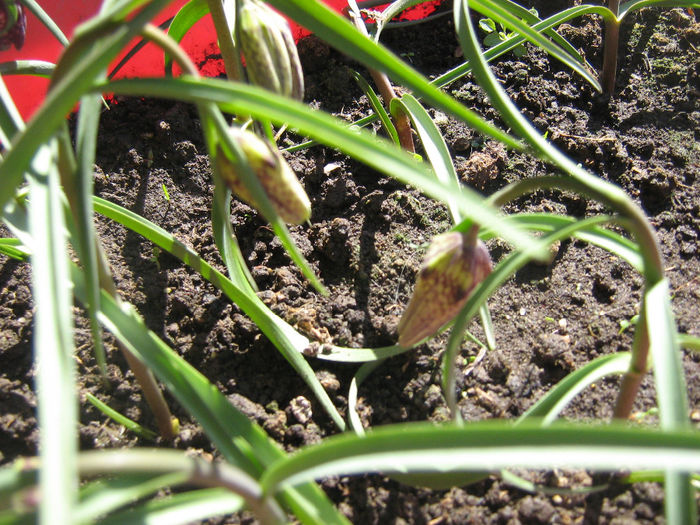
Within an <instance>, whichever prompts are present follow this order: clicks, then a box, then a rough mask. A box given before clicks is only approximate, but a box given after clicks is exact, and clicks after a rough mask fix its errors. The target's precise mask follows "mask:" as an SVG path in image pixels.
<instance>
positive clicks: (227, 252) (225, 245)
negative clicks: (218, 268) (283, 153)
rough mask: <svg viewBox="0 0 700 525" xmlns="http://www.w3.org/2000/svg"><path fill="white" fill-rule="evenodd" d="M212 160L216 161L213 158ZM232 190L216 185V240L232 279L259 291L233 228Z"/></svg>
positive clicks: (213, 223) (213, 212) (213, 218)
mask: <svg viewBox="0 0 700 525" xmlns="http://www.w3.org/2000/svg"><path fill="white" fill-rule="evenodd" d="M212 162H216V160H215V159H212ZM230 209H231V191H230V190H229V189H228V188H226V187H225V186H224V185H223V184H216V185H214V196H213V198H212V205H211V226H212V232H213V234H214V242H215V243H216V247H217V248H218V249H219V254H220V255H221V258H222V259H223V261H224V264H225V265H226V269H227V270H228V274H229V277H230V279H231V280H232V281H233V282H234V283H235V284H236V286H237V287H238V288H241V289H242V290H249V289H250V290H252V291H253V292H257V291H258V286H257V284H256V283H255V280H254V279H253V276H252V275H251V273H250V270H248V266H247V265H246V263H245V258H244V257H243V254H242V253H241V247H240V245H239V244H238V241H237V239H236V237H235V235H234V234H233V230H232V229H231V218H230V214H229V213H227V210H230Z"/></svg>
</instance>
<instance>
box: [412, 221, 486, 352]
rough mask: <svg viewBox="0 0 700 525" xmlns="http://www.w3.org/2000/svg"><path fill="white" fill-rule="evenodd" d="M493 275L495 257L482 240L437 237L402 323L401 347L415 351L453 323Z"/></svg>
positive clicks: (454, 234)
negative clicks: (471, 295)
mask: <svg viewBox="0 0 700 525" xmlns="http://www.w3.org/2000/svg"><path fill="white" fill-rule="evenodd" d="M489 273H491V257H490V256H489V252H488V250H487V249H486V245H485V244H484V243H483V242H481V241H480V240H479V239H476V238H474V239H473V240H472V239H471V238H470V237H469V235H468V234H464V233H461V232H448V233H443V234H441V235H438V236H436V237H435V238H434V239H433V242H432V243H431V245H430V247H429V248H428V253H426V255H425V259H424V260H423V263H422V264H421V267H420V270H419V271H418V277H417V278H416V286H415V288H414V290H413V296H412V297H411V300H410V301H409V302H408V306H407V307H406V310H405V311H404V313H403V315H402V316H401V320H400V321H399V326H398V332H399V344H400V345H401V346H403V347H404V348H408V347H411V346H413V345H415V344H416V343H418V342H420V341H421V340H423V339H425V338H426V337H428V336H430V335H432V334H434V333H435V332H437V331H438V330H439V329H440V327H441V326H443V325H444V324H445V323H447V322H449V321H451V320H452V318H453V317H454V316H455V315H457V314H458V313H459V311H460V309H461V308H462V307H463V306H464V305H465V303H466V302H467V299H468V298H469V294H470V293H471V291H472V290H473V289H474V288H475V287H476V285H478V284H479V283H480V282H481V281H483V280H484V279H485V278H486V276H487V275H488V274H489Z"/></svg>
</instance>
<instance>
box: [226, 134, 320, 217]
mask: <svg viewBox="0 0 700 525" xmlns="http://www.w3.org/2000/svg"><path fill="white" fill-rule="evenodd" d="M230 133H231V135H232V137H233V140H234V141H236V143H237V144H238V146H239V147H240V149H241V151H242V153H243V155H244V156H245V160H246V162H248V165H249V166H250V168H251V170H252V171H253V172H254V173H255V175H257V177H258V180H259V181H260V184H261V185H262V187H263V189H264V190H265V193H266V194H267V197H268V198H269V199H270V202H271V203H272V205H273V206H274V207H275V210H277V213H278V214H279V216H280V217H281V218H282V220H283V221H285V222H287V223H292V224H301V223H302V222H305V221H307V220H309V217H311V203H310V202H309V197H307V195H306V192H305V191H304V188H303V186H302V185H301V183H300V182H299V179H297V177H296V175H295V174H294V172H293V171H292V168H290V167H289V164H287V162H286V161H285V160H284V157H282V154H281V153H280V152H279V151H278V150H276V149H274V148H273V147H272V146H271V145H270V144H269V143H268V142H267V141H265V140H263V139H261V138H260V137H258V136H257V135H256V134H254V133H252V132H250V131H244V130H241V129H240V128H231V130H230ZM215 165H216V167H217V170H218V173H219V175H220V176H221V178H222V179H223V180H224V182H226V184H227V185H228V187H229V188H231V191H233V193H235V194H236V195H237V196H238V197H239V198H240V199H241V200H242V201H244V202H246V203H247V204H249V205H251V206H252V207H254V208H255V209H260V206H259V205H258V204H257V202H256V201H255V198H254V197H253V195H252V194H251V193H250V191H249V189H248V188H247V187H246V186H245V184H244V183H243V180H242V179H241V178H240V176H239V175H238V174H237V173H236V168H235V165H234V163H233V162H231V160H230V159H229V158H228V157H227V156H226V155H225V154H224V151H223V150H222V149H221V147H218V148H217V158H216V163H215Z"/></svg>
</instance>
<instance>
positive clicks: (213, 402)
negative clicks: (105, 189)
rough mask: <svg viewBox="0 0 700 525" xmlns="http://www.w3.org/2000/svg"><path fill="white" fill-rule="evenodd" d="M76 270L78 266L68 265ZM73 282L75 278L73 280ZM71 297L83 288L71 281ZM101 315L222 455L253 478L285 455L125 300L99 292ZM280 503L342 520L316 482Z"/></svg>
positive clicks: (302, 515) (313, 517)
mask: <svg viewBox="0 0 700 525" xmlns="http://www.w3.org/2000/svg"><path fill="white" fill-rule="evenodd" d="M72 270H73V272H77V271H78V270H77V268H76V267H75V266H74V267H73V268H72ZM77 284H78V285H79V284H80V283H77ZM75 293H76V296H77V297H78V298H79V299H81V300H82V299H84V298H85V292H84V290H82V289H81V288H80V286H76V288H75ZM101 299H102V302H101V313H100V320H101V322H102V323H103V325H104V326H105V327H106V328H107V329H108V330H110V332H112V333H113V334H114V335H115V337H117V339H118V340H119V341H120V342H121V343H122V344H124V345H125V346H127V347H128V348H129V349H130V350H131V351H132V352H133V353H134V354H135V355H137V356H138V357H139V358H140V359H141V360H142V361H143V362H144V363H146V364H147V365H148V366H149V368H151V370H152V371H153V373H154V374H156V376H158V378H159V379H160V380H161V381H162V382H163V383H164V384H165V385H166V386H167V388H168V389H169V390H170V392H171V393H172V394H173V396H174V397H175V398H176V399H177V400H178V401H179V402H180V403H181V404H182V406H183V407H184V408H185V409H186V410H187V411H188V412H190V414H192V416H193V417H194V418H195V419H196V420H197V421H198V422H199V423H200V424H201V425H202V427H203V429H204V431H205V432H206V433H207V435H208V436H209V438H210V439H211V440H212V442H213V443H214V445H215V446H216V447H217V448H218V449H219V451H220V452H221V453H222V455H223V456H224V457H225V458H226V459H227V461H229V462H230V463H232V464H233V465H235V466H237V467H239V468H241V469H242V470H244V471H245V472H247V473H248V474H250V475H251V476H253V477H254V478H258V477H259V476H260V475H261V473H262V472H263V470H264V469H265V468H266V467H267V466H268V465H270V464H271V463H273V462H274V461H276V460H278V459H280V458H281V457H283V456H284V452H283V451H282V450H281V449H280V448H279V447H278V446H277V445H276V444H275V443H274V442H272V441H271V440H270V439H269V438H268V437H267V435H266V434H265V432H264V431H263V430H262V428H260V427H259V426H258V425H256V424H254V423H253V422H251V421H250V420H248V418H247V417H246V416H245V415H244V414H242V413H241V412H239V411H238V410H237V409H236V408H235V407H234V406H233V405H232V404H231V403H230V402H229V401H228V399H226V397H224V396H223V394H221V392H219V390H218V389H217V388H216V387H215V386H214V385H212V384H211V383H210V382H209V381H208V380H207V379H206V378H205V377H204V376H203V375H202V374H201V373H199V372H198V371H197V370H195V369H194V367H192V366H191V365H190V364H189V363H187V362H186V361H184V360H183V359H182V358H181V357H180V356H178V355H177V354H176V353H175V352H174V351H173V350H172V349H171V348H169V347H168V345H167V344H166V343H164V342H163V341H162V340H161V339H160V338H158V336H157V335H155V334H154V333H153V332H151V331H150V330H148V328H147V327H146V326H145V324H144V322H143V320H142V319H141V318H140V317H139V316H138V315H137V314H136V312H135V311H134V310H133V308H131V307H129V306H128V305H121V306H120V305H118V304H117V303H116V302H115V301H114V299H113V298H112V297H110V296H109V295H108V294H106V293H104V292H103V293H102V297H101ZM282 499H283V501H284V502H285V504H286V505H287V506H288V507H289V509H291V511H292V512H293V513H294V514H295V516H296V517H297V518H298V519H299V520H301V521H302V523H318V524H323V523H346V520H345V519H344V518H343V517H342V515H340V514H339V513H338V512H337V511H336V509H335V508H334V507H333V505H332V504H331V503H330V502H329V501H328V499H327V497H326V496H325V494H323V492H322V491H321V490H320V488H319V487H317V486H316V485H313V484H307V485H304V486H302V487H296V488H295V489H291V490H288V491H285V492H284V493H283V494H282Z"/></svg>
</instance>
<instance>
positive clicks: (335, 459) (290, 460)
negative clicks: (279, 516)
mask: <svg viewBox="0 0 700 525" xmlns="http://www.w3.org/2000/svg"><path fill="white" fill-rule="evenodd" d="M562 467H564V468H587V469H596V470H603V471H611V470H616V469H629V468H635V467H636V468H648V469H654V468H666V467H668V468H673V469H677V470H679V471H682V472H692V471H693V470H698V469H700V435H698V433H697V432H691V431H681V430H676V431H669V432H661V431H658V430H652V429H644V430H642V429H639V428H630V427H629V426H622V425H612V424H609V425H605V426H596V425H590V424H589V425H566V426H564V425H561V426H560V425H554V426H550V427H546V428H542V427H540V426H539V425H538V424H536V423H534V424H527V425H526V424H523V425H518V426H517V427H513V426H512V424H509V423H508V422H504V421H484V422H478V423H469V424H468V425H464V426H457V425H443V426H436V425H434V424H432V423H403V424H398V425H385V426H381V427H378V428H375V429H374V430H373V431H372V432H371V433H368V434H367V435H365V436H356V435H354V434H349V433H346V434H341V435H338V436H332V437H330V438H328V439H326V440H325V441H323V442H322V443H320V444H318V445H311V446H308V447H306V448H304V449H302V450H300V451H299V452H297V453H296V454H295V455H293V456H288V457H286V458H284V459H282V460H280V461H279V462H277V463H275V464H274V465H272V466H271V467H270V468H268V469H267V470H266V472H265V474H264V475H263V477H262V479H261V484H262V486H263V488H264V490H265V492H266V493H267V494H273V493H275V492H276V491H277V490H278V489H279V488H280V487H288V486H290V485H294V484H295V483H299V482H301V481H306V480H310V479H320V478H325V477H327V476H337V475H351V474H361V473H366V472H380V473H383V474H392V473H398V474H405V473H444V474H447V473H455V472H475V471H484V470H486V471H488V470H494V469H502V468H562Z"/></svg>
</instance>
